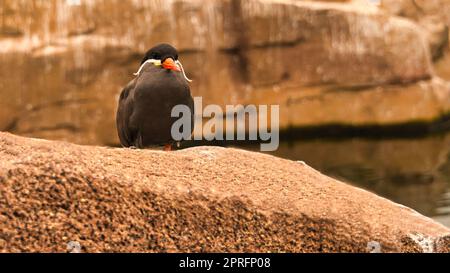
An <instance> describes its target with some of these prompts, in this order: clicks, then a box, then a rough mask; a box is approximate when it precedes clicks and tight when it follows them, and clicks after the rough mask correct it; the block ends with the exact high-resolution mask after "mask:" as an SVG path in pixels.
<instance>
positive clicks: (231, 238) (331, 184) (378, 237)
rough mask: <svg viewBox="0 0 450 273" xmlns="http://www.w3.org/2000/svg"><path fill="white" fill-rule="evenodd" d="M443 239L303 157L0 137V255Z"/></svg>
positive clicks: (295, 247) (443, 244) (297, 247)
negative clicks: (292, 158)
mask: <svg viewBox="0 0 450 273" xmlns="http://www.w3.org/2000/svg"><path fill="white" fill-rule="evenodd" d="M449 236H450V230H449V229H448V228H446V227H444V226H442V225H440V224H438V223H436V222H434V221H433V220H431V219H429V218H426V217H424V216H422V215H420V214H418V213H417V212H415V211H413V210H412V209H409V208H407V207H404V206H401V205H399V204H395V203H393V202H391V201H389V200H387V199H384V198H381V197H378V196H376V195H374V194H371V193H369V192H366V191H364V190H361V189H358V188H355V187H352V186H349V185H346V184H344V183H342V182H339V181H337V180H334V179H332V178H330V177H327V176H324V175H322V174H320V173H319V172H318V171H316V170H314V169H312V168H310V167H308V166H307V165H305V164H304V163H302V162H295V161H289V160H284V159H281V158H277V157H273V156H269V155H264V154H260V153H253V152H246V151H242V150H237V149H226V148H218V147H197V148H192V149H187V150H182V151H177V152H162V151H152V150H131V149H118V148H103V147H89V146H78V145H75V144H69V143H64V142H54V141H46V140H39V139H29V138H23V137H17V136H14V135H11V134H6V133H0V252H11V251H14V252H16V251H17V252H35V251H37V252H65V251H67V247H68V246H69V247H70V246H72V245H74V244H79V245H80V246H81V251H82V252H113V251H114V252H125V251H131V252H176V251H185V252H222V251H225V252H230V251H237V252H247V251H256V252H269V251H270V252H338V251H339V252H367V251H381V252H431V251H436V252H448V251H450V248H449V243H450V240H449V238H450V237H449Z"/></svg>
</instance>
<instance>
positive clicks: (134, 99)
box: [116, 44, 194, 148]
mask: <svg viewBox="0 0 450 273" xmlns="http://www.w3.org/2000/svg"><path fill="white" fill-rule="evenodd" d="M167 58H172V59H173V60H175V61H176V60H177V59H178V53H177V51H176V49H175V48H173V47H172V46H170V45H168V44H161V45H158V46H155V47H154V48H152V49H150V50H149V51H148V52H147V53H146V55H145V57H144V59H143V60H142V63H141V64H143V63H144V62H145V61H147V60H148V59H157V60H161V62H164V60H166V59H167ZM178 104H184V105H187V106H188V107H189V108H190V109H191V113H192V116H191V121H192V123H191V124H192V126H191V127H192V128H191V133H192V130H193V127H194V126H193V114H194V101H193V99H192V96H191V92H190V89H189V84H188V82H187V80H186V79H185V77H184V76H183V73H182V72H181V71H174V70H169V69H165V68H163V67H162V66H155V65H153V64H146V65H145V66H144V68H143V69H142V71H141V72H140V74H139V75H137V76H136V78H135V79H133V80H132V81H130V82H129V83H128V84H127V86H126V87H125V88H124V89H123V90H122V93H121V94H120V98H119V106H118V109H117V116H116V123H117V131H118V134H119V138H120V142H121V144H122V145H123V146H124V147H130V146H134V147H136V148H145V147H149V146H156V145H158V146H160V145H168V144H172V143H173V142H174V140H173V139H172V136H171V128H172V124H173V123H174V122H175V121H176V120H177V119H178V118H176V117H174V118H173V117H171V111H172V108H173V107H174V106H175V105H178Z"/></svg>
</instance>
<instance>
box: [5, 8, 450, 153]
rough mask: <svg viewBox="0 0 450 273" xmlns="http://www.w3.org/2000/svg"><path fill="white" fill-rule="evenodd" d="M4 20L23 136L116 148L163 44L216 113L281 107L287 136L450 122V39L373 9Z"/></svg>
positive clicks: (11, 87) (182, 11)
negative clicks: (131, 103) (132, 100)
mask: <svg viewBox="0 0 450 273" xmlns="http://www.w3.org/2000/svg"><path fill="white" fill-rule="evenodd" d="M335 2H342V3H335ZM422 2H423V1H422ZM427 2H428V1H427ZM444 2H445V1H444ZM424 5H426V4H424ZM443 5H448V3H444V4H443ZM384 6H386V7H387V6H388V5H387V4H386V3H385V4H384ZM384 6H383V7H384ZM0 14H1V16H2V17H1V20H0V60H1V61H0V96H1V97H2V98H3V99H2V100H1V101H0V130H4V131H5V130H6V131H11V132H15V133H18V134H22V135H28V136H39V137H45V138H53V139H66V140H70V141H74V142H78V143H86V144H95V143H97V144H99V143H100V144H117V136H116V132H115V127H114V114H115V107H116V100H117V97H118V94H119V92H120V89H121V87H122V86H124V85H125V84H126V83H127V82H128V81H129V80H130V79H132V73H133V72H135V70H136V69H137V67H138V64H139V61H140V56H141V55H142V54H143V52H144V51H145V50H146V49H147V48H149V47H150V46H152V45H154V44H155V43H159V42H162V41H165V42H170V43H172V44H174V45H176V46H177V47H178V48H179V49H180V51H181V60H182V61H183V63H184V66H185V68H186V70H187V72H188V75H189V76H190V77H191V78H193V80H194V82H193V84H192V90H193V93H194V95H196V96H202V97H203V99H204V103H208V104H209V103H215V104H219V105H224V104H238V103H241V104H279V105H280V110H281V113H280V115H281V117H280V118H281V127H282V128H284V129H286V128H292V127H294V128H303V127H311V126H322V125H324V126H327V125H336V124H338V125H346V126H367V125H369V126H372V125H375V126H378V125H381V126H384V125H401V124H405V123H412V122H425V123H431V122H433V121H437V120H439V119H440V118H442V117H445V116H446V115H447V113H448V112H449V106H450V99H449V94H450V86H449V84H448V82H447V81H445V80H442V79H440V78H438V77H437V74H436V69H435V66H434V63H433V56H438V55H439V54H438V53H439V52H441V51H443V50H444V49H445V48H447V47H448V45H446V44H445V43H442V41H441V40H442V39H437V40H436V39H434V37H436V35H438V38H439V37H441V36H442V35H441V36H439V33H441V34H442V33H445V28H444V29H442V28H439V27H438V31H434V29H435V28H433V26H434V25H433V24H431V25H430V24H427V26H430V27H429V28H428V29H426V28H425V27H422V26H423V25H424V24H420V22H417V21H415V20H414V18H410V17H405V16H404V17H403V18H402V17H399V16H397V15H399V14H398V13H396V12H395V11H392V10H391V9H388V8H383V9H379V8H377V7H376V6H373V5H369V4H364V3H363V1H332V2H330V3H327V2H320V1H312V2H311V1H294V0H291V1H289V0H286V1H273V0H216V1H206V0H183V1H179V0H172V1H158V0H152V1H132V0H124V1H123V0H121V1H115V0H113V1H97V0H84V1H22V2H18V1H14V0H5V1H3V2H2V5H1V6H0ZM430 29H431V30H430ZM436 33H437V34H436ZM431 34H436V35H431ZM436 41H437V42H436ZM436 52H437V53H436ZM436 58H437V57H436ZM445 67H446V66H445ZM439 71H440V70H439ZM438 75H439V76H441V77H444V76H445V73H440V74H438ZM444 78H445V77H444Z"/></svg>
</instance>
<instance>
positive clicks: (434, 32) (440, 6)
mask: <svg viewBox="0 0 450 273" xmlns="http://www.w3.org/2000/svg"><path fill="white" fill-rule="evenodd" d="M381 7H382V9H383V10H386V11H388V12H389V13H391V14H395V15H398V16H402V17H406V18H409V19H412V20H414V21H416V22H417V23H418V24H419V25H420V26H422V27H423V28H424V30H425V33H426V35H427V39H428V42H429V44H430V50H431V54H432V56H433V59H434V60H437V59H439V58H441V57H442V56H443V54H444V52H445V51H448V45H449V43H448V41H449V26H450V15H449V14H450V1H449V0H433V1H429V0H428V1H424V0H383V1H382V4H381Z"/></svg>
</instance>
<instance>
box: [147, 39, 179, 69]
mask: <svg viewBox="0 0 450 273" xmlns="http://www.w3.org/2000/svg"><path fill="white" fill-rule="evenodd" d="M168 58H171V59H172V60H174V61H177V60H178V52H177V50H176V49H175V48H174V47H173V46H171V45H169V44H159V45H156V46H154V47H153V48H151V49H150V50H149V51H147V53H145V57H144V59H143V60H142V62H141V65H142V64H143V63H144V62H145V61H147V60H150V59H155V60H161V63H163V62H164V61H165V60H166V59H168Z"/></svg>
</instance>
